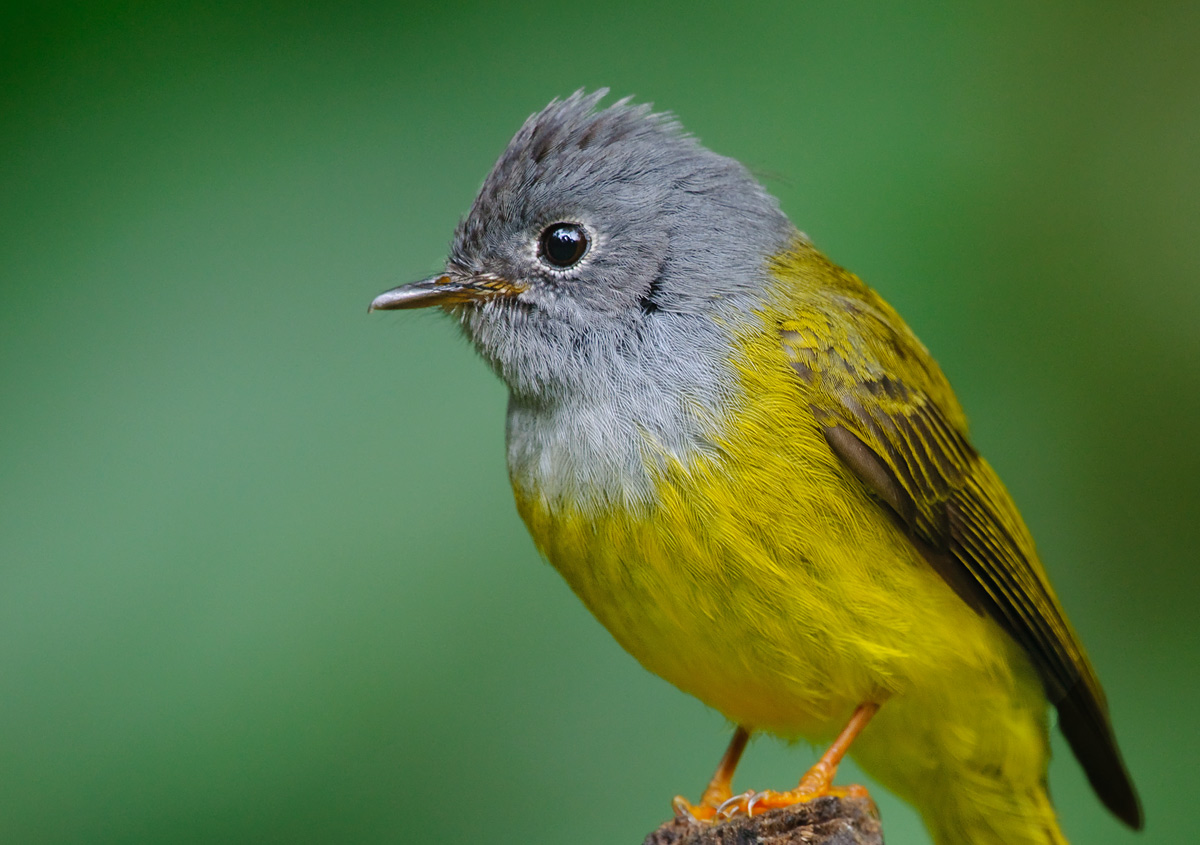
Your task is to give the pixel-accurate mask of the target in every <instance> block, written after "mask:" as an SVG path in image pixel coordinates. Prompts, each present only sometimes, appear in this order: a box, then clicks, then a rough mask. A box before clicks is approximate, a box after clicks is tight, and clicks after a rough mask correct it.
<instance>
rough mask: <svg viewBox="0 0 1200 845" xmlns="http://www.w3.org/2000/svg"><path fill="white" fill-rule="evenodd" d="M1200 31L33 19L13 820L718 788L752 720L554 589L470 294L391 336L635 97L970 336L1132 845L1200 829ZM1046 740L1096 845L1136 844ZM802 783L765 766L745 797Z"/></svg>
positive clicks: (1119, 11) (549, 13)
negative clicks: (521, 145)
mask: <svg viewBox="0 0 1200 845" xmlns="http://www.w3.org/2000/svg"><path fill="white" fill-rule="evenodd" d="M1198 24H1200V7H1197V6H1196V4H1194V3H1190V4H1182V3H1180V4H1172V3H1159V4H1136V3H1111V4H1081V3H1051V4H1045V3H1034V2H1017V3H1010V4H995V3H991V4H985V3H968V4H924V5H922V4H903V3H896V4H879V3H843V2H832V0H828V1H827V2H800V3H796V2H778V3H774V4H761V5H756V6H754V7H753V8H747V7H746V6H745V5H743V4H723V3H687V4H684V3H668V2H643V3H637V4H628V5H626V6H623V7H608V6H605V7H601V6H600V5H599V4H592V5H586V4H584V5H575V6H570V5H566V6H564V5H561V4H558V5H554V4H546V3H525V4H522V5H510V4H489V3H482V2H480V3H473V4H472V3H442V4H429V5H427V6H426V7H424V8H420V7H416V6H413V5H409V4H404V3H396V2H391V3H357V4H354V3H352V4H303V3H290V4H283V3H278V4H273V5H272V4H232V3H212V2H209V3H195V4H191V5H188V4H183V3H172V4H154V3H134V2H130V3H106V2H94V3H83V4H64V3H40V4H36V5H33V4H31V5H29V6H27V7H20V6H18V7H9V8H6V9H5V10H4V11H2V12H0V232H2V234H0V434H2V436H0V677H2V678H3V679H4V694H3V695H2V696H0V749H2V755H3V759H4V765H3V766H0V840H3V841H6V842H82V841H87V842H95V843H102V842H192V841H194V842H212V841H222V842H271V841H276V842H423V841H438V842H444V843H454V842H462V843H466V842H478V841H488V842H513V843H527V842H556V841H572V842H583V841H585V840H586V834H588V833H590V834H591V835H592V839H591V840H590V841H594V842H596V843H606V845H612V843H635V842H639V841H641V836H642V835H643V834H645V833H646V832H647V831H649V830H650V829H651V828H653V827H654V826H655V825H656V824H657V823H658V822H659V821H660V820H661V819H662V818H664V817H665V815H666V814H667V812H668V806H669V805H668V802H669V799H670V797H671V796H672V795H673V794H675V793H676V792H687V793H689V794H692V795H695V794H696V793H698V791H699V790H700V788H701V787H702V785H703V783H704V781H705V780H706V778H707V777H708V775H709V773H710V772H711V769H712V766H713V765H714V764H715V762H716V759H717V757H718V756H719V754H720V752H721V749H722V748H723V747H724V743H725V741H726V738H727V727H726V725H725V724H724V723H723V720H722V719H721V717H720V716H718V715H717V714H714V713H712V712H711V711H708V710H707V709H706V708H704V707H703V706H702V705H700V704H699V703H698V702H695V701H694V700H692V699H690V698H688V697H686V696H685V695H683V694H682V693H679V692H677V691H676V690H674V689H673V688H671V687H669V686H668V685H667V684H665V683H664V682H662V681H660V680H658V679H657V678H654V677H652V676H650V675H649V674H647V673H646V672H644V671H643V670H642V669H641V668H640V667H639V666H637V665H636V663H635V662H634V661H633V660H631V659H630V658H628V657H626V656H625V655H624V654H623V653H622V652H621V651H620V649H619V648H618V647H617V646H616V645H615V644H614V643H613V642H612V641H611V640H610V639H609V638H608V636H607V635H606V634H605V633H604V631H603V630H602V629H601V628H600V627H599V626H598V625H597V624H596V623H595V622H594V621H593V620H592V619H591V618H590V617H589V616H588V615H587V613H586V612H585V611H584V610H583V609H582V608H581V607H580V606H579V605H578V603H577V602H576V601H575V599H574V598H573V597H572V596H571V594H570V592H569V591H568V590H567V589H566V587H565V586H564V585H563V584H562V583H561V582H560V580H559V579H558V577H557V576H556V575H555V574H554V573H553V572H552V571H551V570H550V569H549V568H548V567H546V566H543V565H541V564H539V563H538V561H537V557H536V553H535V552H534V550H533V548H532V545H531V544H530V542H529V540H528V539H527V537H526V536H525V533H524V529H523V528H522V526H521V525H520V521H519V519H518V518H517V516H516V514H515V512H514V508H513V506H512V504H511V498H510V494H509V491H508V488H507V481H506V477H505V469H504V457H503V445H502V444H503V431H502V428H503V406H504V398H505V397H504V391H503V389H502V388H501V386H500V385H499V384H498V383H497V382H496V381H495V380H494V379H493V378H492V377H491V376H490V374H489V373H488V372H487V371H486V370H485V368H484V367H483V366H482V365H481V364H480V363H479V362H478V361H477V360H475V358H474V355H473V354H472V352H471V351H470V350H469V348H468V347H467V346H466V344H465V343H464V342H463V341H462V340H461V339H460V338H459V337H458V335H457V334H456V332H455V330H454V328H453V327H452V326H451V325H450V324H449V323H448V322H447V321H446V320H444V319H441V318H440V317H438V316H437V315H432V314H415V315H414V314H405V315H382V314H377V315H372V316H371V317H370V318H368V317H367V315H366V313H365V309H366V304H367V302H368V301H369V300H370V298H371V297H372V296H373V295H375V294H376V293H378V292H379V291H382V290H384V289H385V288H388V287H391V286H393V285H395V284H398V283H400V282H402V281H406V280H409V279H412V278H416V277H419V276H421V275H423V274H425V273H427V272H429V271H432V270H436V269H438V268H439V267H440V264H441V261H442V257H443V254H444V249H445V245H446V244H447V242H448V239H449V237H450V233H451V231H452V227H453V224H454V222H455V221H456V219H457V217H458V215H460V214H461V213H462V212H463V211H465V209H466V207H467V206H468V204H469V202H470V200H471V197H472V195H473V192H474V191H475V189H476V187H477V186H478V184H479V182H480V181H481V180H482V178H483V176H484V175H485V174H486V172H487V170H488V168H489V166H490V165H491V162H492V161H493V159H494V158H495V156H496V155H497V154H498V153H499V152H500V150H501V149H502V148H503V145H504V144H505V142H506V141H507V139H508V137H509V136H510V135H511V133H512V132H513V131H514V130H515V129H516V128H517V126H519V125H520V122H521V121H522V120H523V118H524V117H525V116H526V115H527V114H529V113H530V112H532V111H534V110H536V109H538V108H540V107H541V106H542V105H544V104H545V102H547V101H548V100H549V99H550V98H551V97H553V96H558V95H564V94H567V93H569V92H571V91H572V90H574V89H576V88H578V87H588V88H595V87H598V86H602V85H607V86H610V87H611V88H612V89H613V91H614V93H615V94H619V95H624V94H627V93H629V94H633V95H635V96H636V97H638V98H639V99H642V100H652V101H654V102H655V103H656V104H657V105H658V106H660V107H663V108H669V109H672V110H674V111H675V112H676V113H678V114H679V115H680V117H681V119H682V120H683V121H684V123H685V125H687V126H688V127H689V128H690V129H691V130H692V131H693V132H695V133H696V134H697V135H698V136H699V137H700V138H701V139H702V140H703V141H704V142H705V143H706V144H708V145H709V146H710V147H712V148H713V149H715V150H717V151H719V152H722V153H725V154H727V155H732V156H734V157H737V158H739V159H741V160H742V161H744V162H746V163H747V164H748V165H750V166H751V167H752V168H754V169H755V170H756V171H758V172H760V173H763V174H765V175H764V178H765V179H766V180H767V184H768V186H769V187H770V188H771V190H773V191H774V192H775V193H776V194H777V195H778V196H779V197H780V199H781V201H782V203H783V206H784V208H785V209H786V210H787V211H788V213H789V214H790V215H791V216H792V218H793V219H794V220H795V221H796V222H797V223H798V225H800V226H801V228H803V229H805V230H806V231H808V232H809V233H810V234H811V235H812V236H813V237H814V239H815V240H816V241H817V243H818V244H819V245H821V246H822V247H823V248H824V249H825V250H826V251H827V252H828V253H829V254H830V255H831V256H832V257H833V258H834V259H835V260H837V261H839V262H840V263H842V264H844V265H846V266H848V267H850V268H851V269H853V270H855V271H856V272H858V273H860V274H861V275H862V276H863V277H864V278H866V279H867V280H868V281H870V282H871V283H872V284H874V285H875V286H876V287H877V288H879V289H880V290H881V291H882V292H883V293H884V295H885V296H887V297H888V298H889V299H890V300H891V301H892V302H893V304H895V305H896V306H897V307H898V308H899V309H900V311H901V312H902V313H903V314H905V315H906V317H907V318H908V320H909V321H910V322H911V324H912V325H913V326H914V328H915V329H916V330H917V332H918V333H919V334H920V335H921V336H922V338H923V339H924V340H925V342H926V343H927V344H928V345H929V346H930V348H931V349H933V350H934V352H935V354H936V355H937V356H938V358H939V360H940V361H941V362H942V364H943V366H944V367H945V369H946V370H947V372H948V373H949V374H950V376H951V378H952V380H953V381H954V382H955V384H956V386H957V388H958V391H959V393H960V397H961V398H962V400H963V402H964V404H965V406H966V408H967V410H968V413H970V415H971V416H972V420H973V424H974V431H975V438H976V440H977V442H978V445H979V446H980V447H981V448H982V450H983V451H984V452H985V453H986V454H987V455H988V456H989V458H990V459H991V461H992V462H993V463H994V464H995V465H996V466H997V467H998V468H999V470H1000V471H1001V474H1002V475H1003V476H1004V478H1005V479H1006V481H1007V483H1008V485H1009V486H1010V488H1011V489H1012V491H1013V493H1014V495H1015V496H1016V498H1017V501H1018V502H1019V503H1020V504H1021V506H1022V508H1023V511H1024V513H1025V515H1026V518H1027V519H1028V521H1029V523H1030V525H1031V526H1032V528H1033V530H1034V533H1035V535H1036V536H1037V537H1038V538H1039V543H1040V545H1041V549H1042V551H1043V554H1044V557H1045V558H1046V561H1047V564H1048V566H1049V568H1050V570H1051V574H1052V576H1053V577H1054V579H1055V581H1056V584H1057V585H1058V588H1059V592H1060V594H1061V595H1062V597H1063V600H1064V602H1065V604H1066V606H1067V608H1068V610H1069V611H1070V612H1071V614H1072V616H1073V618H1074V620H1075V622H1076V625H1077V627H1078V628H1079V629H1080V631H1081V633H1082V635H1083V637H1084V640H1085V641H1086V642H1087V643H1088V645H1089V648H1090V650H1091V652H1092V655H1093V657H1094V659H1095V662H1096V664H1097V666H1098V668H1099V670H1100V673H1101V675H1102V677H1103V678H1104V680H1105V682H1106V684H1107V688H1108V691H1109V695H1110V699H1111V703H1112V707H1113V711H1114V715H1115V719H1116V723H1117V728H1118V733H1119V735H1120V736H1121V738H1122V740H1123V745H1124V748H1125V750H1126V754H1127V757H1128V760H1129V763H1130V766H1131V768H1132V770H1133V771H1134V773H1135V775H1136V777H1137V780H1138V783H1139V785H1140V787H1141V789H1142V793H1143V796H1144V799H1145V803H1146V808H1147V816H1148V819H1149V828H1148V830H1147V832H1146V833H1145V834H1144V835H1143V837H1142V838H1141V839H1140V840H1139V841H1141V842H1144V843H1147V845H1148V844H1149V843H1152V842H1162V843H1166V842H1178V841H1187V840H1188V839H1191V838H1192V836H1193V834H1194V829H1195V821H1194V819H1191V818H1187V817H1185V808H1187V807H1189V806H1191V801H1192V798H1193V795H1192V793H1193V791H1194V788H1195V786H1196V785H1197V781H1196V777H1195V775H1194V771H1195V759H1196V757H1197V755H1200V741H1198V739H1197V737H1198V736H1200V733H1198V732H1197V731H1196V730H1195V727H1194V726H1193V725H1192V724H1191V722H1190V719H1191V716H1192V711H1193V709H1194V708H1193V702H1194V700H1195V698H1196V696H1197V694H1198V693H1200V686H1198V681H1197V672H1196V666H1197V657H1198V656H1200V623H1198V621H1197V618H1198V616H1197V613H1196V608H1195V604H1196V601H1197V598H1198V597H1200V574H1198V573H1200V567H1198V566H1197V565H1196V550H1197V548H1200V528H1198V525H1200V520H1198V519H1197V517H1196V509H1197V505H1198V504H1200V447H1198V446H1197V439H1196V437H1195V430H1196V425H1197V420H1198V419H1200V331H1197V322H1198V320H1200V284H1198V279H1200V273H1198V270H1200V251H1198V250H1197V249H1196V244H1197V242H1198V235H1200V232H1198V231H1197V228H1198V227H1197V222H1198V220H1200V159H1198V158H1197V155H1196V151H1197V149H1200V38H1198V34H1200V27H1198ZM1056 750H1057V751H1058V757H1057V759H1056V761H1055V763H1054V766H1053V769H1052V786H1053V790H1054V794H1055V797H1056V800H1057V803H1058V806H1059V809H1060V812H1061V815H1062V818H1063V820H1064V824H1065V827H1066V830H1067V832H1068V834H1069V835H1070V836H1071V837H1072V838H1073V840H1074V841H1076V842H1081V843H1082V842H1087V843H1106V842H1126V841H1134V840H1133V838H1132V835H1131V834H1129V833H1127V832H1126V831H1124V830H1123V829H1122V828H1121V827H1119V825H1118V824H1117V823H1116V822H1115V821H1114V820H1112V819H1111V818H1109V817H1108V816H1107V815H1106V814H1105V812H1104V811H1103V810H1102V809H1101V808H1100V806H1099V805H1098V803H1097V802H1096V801H1095V799H1094V798H1093V797H1092V796H1091V794H1090V792H1089V790H1088V788H1087V785H1086V783H1085V782H1084V780H1083V778H1082V775H1081V774H1080V772H1079V769H1078V767H1077V766H1076V765H1075V763H1074V761H1073V760H1072V759H1071V758H1070V755H1069V753H1067V751H1066V748H1065V746H1064V745H1063V744H1062V743H1061V742H1060V741H1056ZM810 760H811V756H810V754H809V752H808V750H807V749H805V748H799V749H796V748H787V747H785V746H782V745H780V744H779V743H776V742H774V741H771V740H761V741H758V742H756V743H755V744H754V746H753V747H752V748H751V750H750V753H749V755H748V759H747V761H746V764H745V766H744V769H743V770H742V772H740V773H739V778H738V781H737V785H738V786H739V787H740V788H746V787H748V786H751V785H753V786H756V787H766V786H772V787H782V786H786V785H787V784H788V783H789V782H791V781H793V780H794V778H796V777H797V776H798V775H799V773H800V772H801V771H803V769H804V768H805V767H806V766H807V765H808V763H809V761H810ZM853 776H854V773H853V772H850V773H849V775H848V777H853ZM880 800H881V805H882V807H883V812H884V816H885V822H886V824H887V831H888V839H889V841H890V842H921V841H925V840H924V838H923V837H924V834H923V833H922V832H920V826H919V823H918V820H917V819H916V818H915V816H914V815H913V814H912V813H911V811H909V810H908V809H907V808H905V807H904V806H903V805H901V804H899V803H898V802H896V801H895V800H892V799H890V798H889V797H888V796H886V795H883V796H880Z"/></svg>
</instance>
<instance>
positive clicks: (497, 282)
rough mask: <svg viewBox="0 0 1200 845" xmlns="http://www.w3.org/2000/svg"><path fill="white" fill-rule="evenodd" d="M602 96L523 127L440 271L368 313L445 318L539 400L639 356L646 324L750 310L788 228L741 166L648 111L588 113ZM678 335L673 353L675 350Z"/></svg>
mask: <svg viewBox="0 0 1200 845" xmlns="http://www.w3.org/2000/svg"><path fill="white" fill-rule="evenodd" d="M606 93H607V91H606V90H604V89H602V90H599V91H596V92H594V93H591V94H585V93H584V92H582V91H577V92H576V93H574V94H572V95H571V96H570V97H568V98H566V99H565V100H561V101H559V100H555V101H554V102H552V103H550V105H548V106H547V107H546V108H544V109H543V110H542V111H540V112H538V113H536V114H534V115H532V116H531V117H530V118H529V119H528V120H526V121H525V124H524V125H523V126H522V127H521V128H520V130H519V131H518V132H517V134H516V135H515V136H514V137H513V139H512V141H511V142H510V143H509V145H508V147H507V149H505V151H504V153H503V154H502V155H501V156H500V158H499V160H498V161H497V162H496V165H495V167H494V168H493V169H492V171H491V173H490V174H489V175H488V177H487V179H486V180H485V181H484V183H483V187H482V188H481V189H480V191H479V194H478V196H477V197H476V199H475V202H474V204H473V205H472V207H471V210H470V212H469V213H468V214H467V216H466V217H465V218H464V219H463V220H462V221H461V222H460V223H459V226H458V229H457V231H456V233H455V236H454V242H453V247H452V249H451V254H450V258H449V261H448V263H447V268H446V272H445V274H443V275H441V276H439V277H437V278H436V279H431V280H429V281H427V282H423V283H418V284H417V285H415V286H413V285H410V286H407V287H405V288H399V289H397V291H395V292H390V293H389V294H385V295H384V296H383V297H380V299H379V300H377V301H376V306H375V307H381V308H388V307H391V308H400V307H417V306H423V305H432V304H437V305H442V306H444V307H446V309H447V310H448V311H450V313H452V314H454V315H455V316H456V317H457V318H458V319H459V320H460V321H461V323H462V325H463V327H464V329H465V330H466V332H467V334H468V335H469V336H470V337H471V339H472V340H473V341H474V343H475V345H476V347H477V348H478V349H479V351H480V353H481V354H482V355H483V356H484V357H485V358H486V359H487V360H488V361H489V362H490V363H491V364H492V366H493V367H494V368H495V369H496V371H497V372H498V373H499V374H500V376H501V377H502V378H503V379H504V380H505V381H506V382H508V384H509V386H510V388H511V389H512V390H513V392H514V394H523V395H526V396H530V397H532V396H540V397H541V398H550V397H551V396H552V395H554V394H558V393H561V392H563V391H568V392H575V391H578V390H583V389H590V388H591V387H592V382H594V380H595V378H596V374H597V368H599V369H601V370H603V371H610V370H612V369H613V367H614V366H616V364H615V363H614V360H613V359H614V358H615V357H620V356H630V355H633V356H639V355H642V354H644V353H648V352H649V350H648V349H644V348H641V347H643V346H645V345H647V344H649V343H650V342H651V340H652V336H653V335H655V334H657V333H658V332H656V331H655V330H654V328H655V327H656V326H657V327H658V328H659V329H660V330H661V329H662V328H663V327H664V326H666V325H668V324H670V323H680V322H686V323H688V324H690V325H692V326H695V324H696V323H697V322H698V321H705V320H707V321H709V322H711V321H712V319H713V317H714V315H715V312H716V311H719V310H721V309H728V308H737V307H738V306H739V303H740V304H741V306H742V307H745V308H749V307H750V303H751V302H752V301H753V300H754V299H755V297H754V295H755V294H757V293H758V292H759V291H760V289H761V288H762V286H763V285H764V284H765V277H766V273H765V269H764V262H765V259H766V257H767V256H769V255H772V254H774V253H776V252H778V251H779V250H780V249H781V248H782V247H783V246H784V245H785V244H786V243H787V241H788V240H789V239H790V238H791V237H793V236H795V235H796V230H795V229H794V228H793V227H792V225H791V224H790V223H789V222H788V220H787V218H786V217H785V216H784V215H783V213H782V212H781V211H780V210H779V206H778V203H777V202H776V200H775V199H774V198H773V197H772V196H770V195H769V194H768V193H767V192H766V191H765V190H763V188H762V187H761V186H760V185H759V184H758V183H757V182H756V181H755V180H754V179H753V177H751V175H750V174H749V172H748V171H747V170H746V168H744V167H743V166H742V165H741V164H739V163H738V162H736V161H734V160H733V159H730V158H726V157H724V156H720V155H717V154H715V153H712V152H710V151H709V150H707V149H705V148H704V147H703V146H701V145H700V144H699V143H698V142H697V141H696V140H695V138H693V137H692V136H691V135H689V134H687V133H686V132H684V130H683V128H682V127H681V126H680V125H679V123H678V122H677V121H676V120H675V119H674V118H673V117H672V116H671V115H670V114H667V113H655V112H652V111H651V108H650V106H649V105H633V104H631V103H630V102H629V101H628V100H627V99H625V100H620V101H619V102H617V103H615V104H613V105H611V106H609V107H608V108H605V109H602V110H597V106H598V103H599V101H600V100H601V99H602V98H603V97H604V95H605V94H606ZM389 296H392V299H391V300H387V297H389ZM686 335H687V332H684V333H683V334H682V335H680V336H679V337H677V338H676V341H677V342H676V343H675V348H674V350H673V354H675V355H687V354H688V350H687V349H686V345H685V348H679V345H678V344H679V342H683V341H682V340H681V338H685V337H686ZM697 340H699V338H697Z"/></svg>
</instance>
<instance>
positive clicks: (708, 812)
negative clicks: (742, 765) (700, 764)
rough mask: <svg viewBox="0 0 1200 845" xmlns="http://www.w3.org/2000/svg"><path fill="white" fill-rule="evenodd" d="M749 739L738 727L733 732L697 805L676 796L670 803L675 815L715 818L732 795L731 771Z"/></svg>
mask: <svg viewBox="0 0 1200 845" xmlns="http://www.w3.org/2000/svg"><path fill="white" fill-rule="evenodd" d="M749 739H750V731H748V730H746V729H745V728H743V727H742V726H741V725H739V726H738V729H737V730H736V731H734V732H733V739H731V740H729V747H728V748H726V749H725V756H723V757H722V758H721V762H720V763H719V764H717V770H716V771H715V772H713V776H712V780H710V781H709V782H708V786H707V787H706V788H705V790H704V794H703V795H701V796H700V803H699V805H696V804H693V803H691V802H690V801H688V800H687V799H686V798H684V797H683V796H682V795H676V796H675V799H674V800H673V801H672V802H671V806H672V807H673V808H674V810H675V815H677V816H680V817H682V818H687V817H689V816H690V817H691V818H694V819H699V820H702V821H711V820H712V819H713V818H715V817H716V814H717V808H718V807H720V806H721V805H722V804H724V803H725V802H726V801H728V800H729V796H730V795H732V794H733V770H734V769H736V768H737V764H738V761H739V760H740V759H742V752H743V751H745V750H746V742H747V741H748V740H749Z"/></svg>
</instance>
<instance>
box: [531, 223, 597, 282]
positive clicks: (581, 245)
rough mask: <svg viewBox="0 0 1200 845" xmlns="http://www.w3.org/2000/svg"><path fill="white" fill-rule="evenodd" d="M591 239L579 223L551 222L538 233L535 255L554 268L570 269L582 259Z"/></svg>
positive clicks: (589, 248)
mask: <svg viewBox="0 0 1200 845" xmlns="http://www.w3.org/2000/svg"><path fill="white" fill-rule="evenodd" d="M591 247H592V239H591V236H590V235H589V234H588V231H587V229H586V228H585V227H584V226H583V224H581V223H571V222H559V223H551V224H550V225H549V226H547V227H546V228H545V229H543V230H542V233H541V234H540V235H538V241H537V255H538V258H539V259H541V260H542V261H543V262H544V263H546V264H549V265H550V266H551V267H553V268H554V269H555V270H558V271H560V272H561V271H563V270H570V269H571V268H572V267H574V266H575V265H577V264H578V263H579V262H580V261H582V260H583V258H584V256H585V255H587V254H588V252H589V251H590V250H591Z"/></svg>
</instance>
